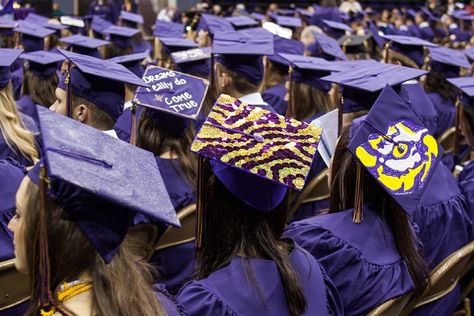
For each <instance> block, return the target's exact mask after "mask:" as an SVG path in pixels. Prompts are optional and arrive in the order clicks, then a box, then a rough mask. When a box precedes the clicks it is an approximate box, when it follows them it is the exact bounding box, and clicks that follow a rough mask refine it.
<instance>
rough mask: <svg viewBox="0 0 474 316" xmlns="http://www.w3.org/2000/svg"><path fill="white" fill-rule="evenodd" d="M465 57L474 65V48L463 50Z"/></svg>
mask: <svg viewBox="0 0 474 316" xmlns="http://www.w3.org/2000/svg"><path fill="white" fill-rule="evenodd" d="M463 52H464V55H466V57H467V58H468V59H469V61H470V62H471V63H474V47H469V48H466V49H465V50H463Z"/></svg>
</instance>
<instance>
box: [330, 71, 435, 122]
mask: <svg viewBox="0 0 474 316" xmlns="http://www.w3.org/2000/svg"><path fill="white" fill-rule="evenodd" d="M427 73H428V72H427V71H425V70H419V69H414V68H410V67H403V66H397V65H392V64H382V63H376V62H369V63H365V64H362V65H360V66H357V67H355V68H352V69H350V70H346V71H341V72H338V73H334V74H331V75H329V76H326V77H323V78H322V80H326V81H328V82H332V83H337V84H338V85H339V87H340V89H342V93H341V96H342V100H341V104H340V108H339V131H341V128H342V113H343V112H344V113H348V112H357V111H361V110H369V109H370V108H371V106H372V104H373V103H374V102H375V100H376V99H377V97H378V95H379V91H380V90H382V89H383V88H384V87H385V85H387V84H388V85H390V86H397V85H399V84H401V83H403V82H405V81H408V80H411V79H414V78H418V77H420V76H423V75H425V74H427Z"/></svg>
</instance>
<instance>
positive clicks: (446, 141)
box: [438, 127, 456, 153]
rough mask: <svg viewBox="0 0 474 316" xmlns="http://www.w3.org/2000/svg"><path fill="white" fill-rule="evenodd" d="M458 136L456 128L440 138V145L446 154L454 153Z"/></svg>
mask: <svg viewBox="0 0 474 316" xmlns="http://www.w3.org/2000/svg"><path fill="white" fill-rule="evenodd" d="M455 136H456V128H454V127H450V128H448V129H447V130H446V132H444V133H443V135H441V136H440V137H439V138H438V144H440V145H441V146H442V147H443V148H444V152H445V153H452V152H454V139H455Z"/></svg>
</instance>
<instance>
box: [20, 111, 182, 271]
mask: <svg viewBox="0 0 474 316" xmlns="http://www.w3.org/2000/svg"><path fill="white" fill-rule="evenodd" d="M37 111H38V119H39V125H40V129H41V138H42V141H43V145H44V153H43V154H44V157H43V160H42V162H41V163H39V164H37V165H36V166H35V167H34V168H33V170H32V171H31V172H30V173H29V174H28V176H29V177H30V178H31V180H32V181H33V182H34V183H36V184H38V183H39V179H40V177H39V174H38V172H39V171H40V170H39V169H40V168H41V167H42V166H44V168H45V169H46V177H47V180H48V183H49V185H48V186H47V189H46V190H47V192H45V193H46V194H48V195H49V196H50V197H51V198H52V199H53V200H54V201H55V202H56V203H57V204H58V205H59V206H61V207H62V208H63V209H64V211H65V212H67V214H68V215H69V216H68V219H69V220H71V221H74V222H75V223H77V225H78V226H79V228H80V229H81V230H82V232H83V233H84V234H85V235H86V236H87V237H88V238H89V240H90V241H91V243H92V245H93V246H94V247H95V248H96V249H97V251H98V253H99V254H100V255H101V256H102V258H103V259H104V261H105V263H109V262H110V261H111V260H112V258H113V256H114V255H115V253H116V252H117V250H118V248H119V246H120V244H121V242H122V241H123V239H124V238H125V235H126V234H127V231H128V228H129V227H130V226H132V224H133V221H132V219H133V217H134V216H135V215H136V214H143V215H146V216H148V217H151V218H153V219H156V220H158V221H160V222H163V223H165V224H171V225H174V226H179V221H178V219H177V217H176V212H175V211H174V208H173V205H172V203H171V201H170V199H169V196H168V193H167V191H166V188H165V185H164V182H163V179H162V178H161V174H160V172H159V170H158V167H157V165H156V160H155V159H154V156H153V154H152V153H150V152H148V151H145V150H143V149H140V148H138V147H136V146H132V145H130V144H127V143H126V142H123V141H120V140H118V139H116V138H114V137H110V136H109V135H106V134H105V133H103V132H100V131H98V130H96V129H94V128H92V127H90V126H87V125H84V124H81V123H79V122H77V121H74V120H72V119H70V118H67V117H64V116H62V115H59V114H57V113H55V112H53V111H50V110H48V109H45V108H41V107H37ZM58 131H61V133H58ZM91 140H94V141H92V142H91ZM123 157H128V158H129V159H123Z"/></svg>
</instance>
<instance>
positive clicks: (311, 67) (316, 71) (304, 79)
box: [280, 54, 342, 93]
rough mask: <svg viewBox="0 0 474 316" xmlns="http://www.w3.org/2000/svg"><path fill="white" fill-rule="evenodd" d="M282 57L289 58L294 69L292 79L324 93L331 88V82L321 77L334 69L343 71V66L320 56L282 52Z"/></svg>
mask: <svg viewBox="0 0 474 316" xmlns="http://www.w3.org/2000/svg"><path fill="white" fill-rule="evenodd" d="M280 56H281V57H282V58H284V59H285V60H287V61H288V62H289V63H290V64H291V66H292V68H293V71H292V73H291V80H293V81H294V82H297V83H303V84H307V85H309V86H311V87H313V88H316V89H318V90H320V91H322V92H324V93H328V92H329V90H330V89H331V83H329V82H327V81H322V80H320V78H322V77H325V76H327V75H329V74H331V72H333V71H341V70H342V68H341V67H339V66H337V65H336V64H333V63H332V62H330V61H327V60H325V59H322V58H318V57H309V56H300V55H290V54H280Z"/></svg>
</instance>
